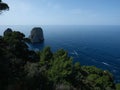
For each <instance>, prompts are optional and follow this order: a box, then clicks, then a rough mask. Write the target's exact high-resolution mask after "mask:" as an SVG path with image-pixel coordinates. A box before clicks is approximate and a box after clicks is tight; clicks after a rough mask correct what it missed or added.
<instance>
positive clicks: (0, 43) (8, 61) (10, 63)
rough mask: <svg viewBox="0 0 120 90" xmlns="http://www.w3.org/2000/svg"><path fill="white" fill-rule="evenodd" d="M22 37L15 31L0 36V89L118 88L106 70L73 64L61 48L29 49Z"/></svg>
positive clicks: (119, 85) (82, 89)
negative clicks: (35, 50)
mask: <svg viewBox="0 0 120 90" xmlns="http://www.w3.org/2000/svg"><path fill="white" fill-rule="evenodd" d="M25 40H26V38H25V35H24V34H23V33H21V32H18V31H12V32H9V33H6V34H4V36H1V37H0V72H1V73H0V75H1V76H0V89H1V90H119V88H120V84H116V85H115V83H114V79H113V76H112V74H111V73H110V72H108V71H105V70H101V69H99V68H96V67H95V66H81V65H80V63H79V62H76V63H74V64H73V59H72V57H69V56H68V53H67V51H65V50H63V49H60V50H58V51H56V52H55V53H53V52H52V51H51V49H50V47H45V48H44V49H43V50H41V51H39V52H34V51H30V50H29V49H28V46H27V45H26V44H25Z"/></svg>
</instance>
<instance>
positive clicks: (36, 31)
mask: <svg viewBox="0 0 120 90" xmlns="http://www.w3.org/2000/svg"><path fill="white" fill-rule="evenodd" d="M30 40H31V43H41V42H43V41H44V35H43V30H42V28H41V27H34V28H33V29H32V31H31V34H30Z"/></svg>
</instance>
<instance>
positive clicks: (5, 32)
mask: <svg viewBox="0 0 120 90" xmlns="http://www.w3.org/2000/svg"><path fill="white" fill-rule="evenodd" d="M11 32H12V29H11V28H8V29H6V30H5V31H4V36H5V35H7V34H9V33H11Z"/></svg>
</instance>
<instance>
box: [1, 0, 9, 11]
mask: <svg viewBox="0 0 120 90" xmlns="http://www.w3.org/2000/svg"><path fill="white" fill-rule="evenodd" d="M3 10H9V6H8V5H7V4H6V3H3V2H2V0H0V12H2V11H3Z"/></svg>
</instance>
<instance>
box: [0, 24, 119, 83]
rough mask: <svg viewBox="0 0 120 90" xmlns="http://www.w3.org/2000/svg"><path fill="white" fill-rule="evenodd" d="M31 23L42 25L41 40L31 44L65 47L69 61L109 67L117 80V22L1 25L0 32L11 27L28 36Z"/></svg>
mask: <svg viewBox="0 0 120 90" xmlns="http://www.w3.org/2000/svg"><path fill="white" fill-rule="evenodd" d="M33 27H41V28H42V29H43V33H44V38H45V41H44V42H43V43H41V44H34V45H32V46H31V48H32V49H34V50H42V49H43V48H44V47H46V46H50V47H51V50H52V51H53V52H55V51H57V50H58V49H64V50H66V51H68V54H69V56H71V57H73V62H80V64H81V65H91V66H96V67H98V68H101V69H103V70H109V71H110V72H111V73H112V74H113V76H114V78H115V82H116V83H120V26H117V25H95V26H93V25H13V26H10V25H6V26H5V25H1V26H0V35H3V32H4V30H6V29H7V28H11V29H13V30H15V31H20V32H22V33H24V34H25V35H26V37H29V35H30V32H31V30H32V28H33Z"/></svg>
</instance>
